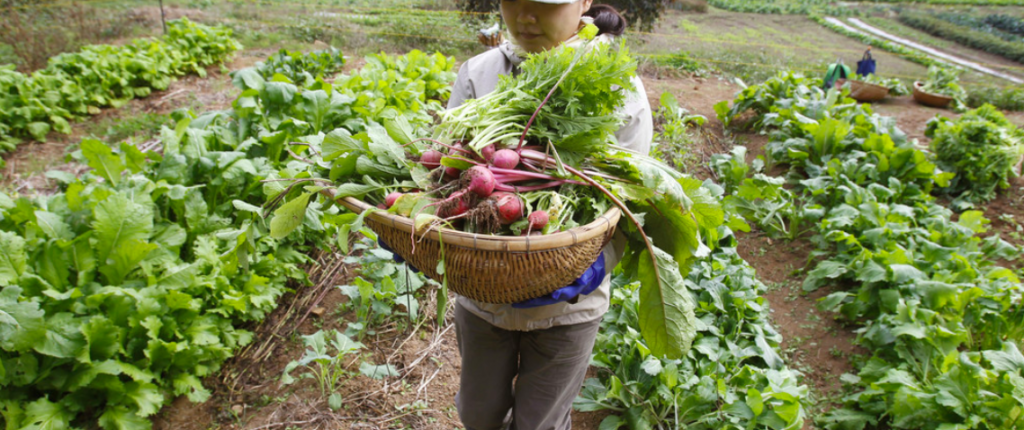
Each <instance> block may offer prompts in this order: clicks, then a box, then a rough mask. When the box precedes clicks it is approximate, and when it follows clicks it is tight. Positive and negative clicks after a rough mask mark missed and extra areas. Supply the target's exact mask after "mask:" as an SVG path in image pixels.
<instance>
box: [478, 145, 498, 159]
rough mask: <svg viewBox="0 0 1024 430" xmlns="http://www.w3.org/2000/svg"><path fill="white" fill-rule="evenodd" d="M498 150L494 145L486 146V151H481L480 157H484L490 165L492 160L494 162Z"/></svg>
mask: <svg viewBox="0 0 1024 430" xmlns="http://www.w3.org/2000/svg"><path fill="white" fill-rule="evenodd" d="M497 150H498V149H497V148H495V147H494V144H493V143H492V144H490V145H487V146H485V147H484V149H481V150H480V155H482V156H483V157H484V160H485V161H487V162H488V163H490V162H491V161H492V160H494V152H495V151H497Z"/></svg>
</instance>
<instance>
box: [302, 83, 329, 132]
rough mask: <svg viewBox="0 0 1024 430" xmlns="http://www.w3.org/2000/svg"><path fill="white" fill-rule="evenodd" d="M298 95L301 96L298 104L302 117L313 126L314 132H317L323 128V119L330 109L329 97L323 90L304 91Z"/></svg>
mask: <svg viewBox="0 0 1024 430" xmlns="http://www.w3.org/2000/svg"><path fill="white" fill-rule="evenodd" d="M300 97H301V98H302V103H301V104H300V110H301V112H302V114H303V116H302V119H303V120H305V121H308V122H309V123H310V124H311V125H312V126H313V131H314V132H315V133H319V132H320V131H321V130H323V126H324V120H325V119H326V117H327V114H328V112H329V111H330V110H331V102H330V97H328V96H327V92H325V91H324V90H316V91H304V92H303V93H302V94H301V96H300Z"/></svg>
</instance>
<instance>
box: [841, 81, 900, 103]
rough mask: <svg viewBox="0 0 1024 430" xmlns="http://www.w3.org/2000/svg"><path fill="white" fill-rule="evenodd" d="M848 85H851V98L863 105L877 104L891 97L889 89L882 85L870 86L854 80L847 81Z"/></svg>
mask: <svg viewBox="0 0 1024 430" xmlns="http://www.w3.org/2000/svg"><path fill="white" fill-rule="evenodd" d="M846 83H847V84H849V85H850V98H852V99H854V100H857V101H859V102H862V103H868V102H877V101H879V100H882V99H884V98H886V97H887V96H888V95H889V88H886V87H883V86H881V85H875V84H869V83H867V82H864V81H856V80H853V79H850V80H847V81H846ZM840 85H843V84H840Z"/></svg>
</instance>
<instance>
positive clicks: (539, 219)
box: [526, 211, 549, 231]
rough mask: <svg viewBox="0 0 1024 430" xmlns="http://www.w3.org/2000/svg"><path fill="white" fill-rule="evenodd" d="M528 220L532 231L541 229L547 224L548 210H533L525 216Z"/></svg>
mask: <svg viewBox="0 0 1024 430" xmlns="http://www.w3.org/2000/svg"><path fill="white" fill-rule="evenodd" d="M526 219H528V220H530V229H531V230H534V231H541V230H543V229H544V227H545V226H547V225H548V219H549V218H548V212H547V211H535V212H533V213H531V214H530V216H528V217H526Z"/></svg>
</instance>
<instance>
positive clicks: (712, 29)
mask: <svg viewBox="0 0 1024 430" xmlns="http://www.w3.org/2000/svg"><path fill="white" fill-rule="evenodd" d="M653 33H655V34H652V35H645V36H644V37H643V39H644V43H637V44H636V47H635V48H634V49H635V50H636V51H637V52H641V53H647V54H655V55H663V56H664V55H672V54H676V53H678V52H679V51H680V50H683V51H686V52H687V53H688V55H689V59H690V60H693V61H699V62H702V63H704V64H706V65H707V66H708V67H709V68H711V69H714V70H717V71H720V72H723V73H725V74H727V75H731V76H735V77H739V78H740V79H742V80H743V81H745V82H758V81H762V80H764V79H766V78H768V77H770V76H774V75H775V74H776V73H777V72H778V71H781V70H799V71H803V72H805V73H809V74H824V73H825V69H826V68H827V65H828V64H830V63H832V62H834V61H836V59H843V61H844V62H846V63H847V64H851V65H852V64H856V61H857V60H859V59H860V57H861V55H862V52H863V51H861V48H862V46H863V45H862V44H861V43H860V42H858V41H855V40H853V39H849V38H847V37H845V36H842V35H839V34H836V33H833V32H832V31H829V30H828V29H826V28H823V27H821V26H820V25H818V24H816V23H814V22H813V21H811V20H810V19H807V18H806V17H803V16H783V15H759V14H751V13H732V12H726V11H721V10H717V9H712V10H711V11H710V12H709V13H706V14H689V13H684V12H679V11H672V10H670V11H667V12H666V15H665V17H664V19H662V21H661V23H660V24H659V25H658V26H657V27H656V30H655V31H654V32H653ZM875 57H876V59H877V60H879V62H880V63H881V64H884V65H886V67H887V68H888V69H889V70H891V71H893V72H894V73H897V74H903V75H907V76H925V74H926V69H925V68H924V67H923V66H920V65H918V64H915V63H912V62H909V61H906V60H904V59H902V58H899V57H897V56H895V55H891V54H888V53H885V52H878V53H876V56H875Z"/></svg>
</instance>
